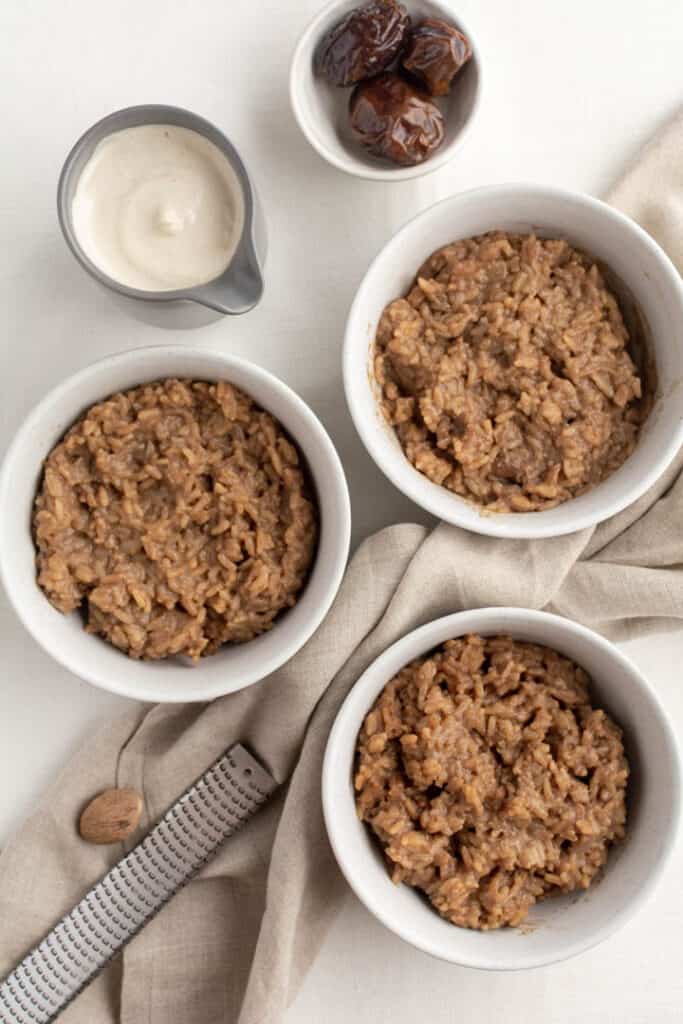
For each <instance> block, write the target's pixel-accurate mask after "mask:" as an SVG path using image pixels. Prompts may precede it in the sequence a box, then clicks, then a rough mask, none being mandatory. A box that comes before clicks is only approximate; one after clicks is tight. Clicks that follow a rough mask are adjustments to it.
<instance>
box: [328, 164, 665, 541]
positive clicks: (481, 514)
mask: <svg viewBox="0 0 683 1024" xmlns="http://www.w3.org/2000/svg"><path fill="white" fill-rule="evenodd" d="M497 229H500V230H505V231H513V232H519V233H526V232H532V231H533V232H536V234H538V235H540V236H542V237H555V238H557V237H559V238H566V239H567V240H568V241H569V242H571V243H572V244H573V245H576V246H578V248H580V249H584V250H585V251H586V252H587V253H589V254H590V255H591V256H593V257H594V258H595V259H597V260H599V261H601V262H602V263H604V264H606V265H607V266H608V267H609V268H610V270H611V271H612V272H613V273H614V274H615V275H616V277H617V278H618V279H619V281H620V282H621V283H622V284H623V286H625V292H626V293H628V294H629V296H630V298H631V299H632V300H634V301H635V304H636V306H637V308H638V309H639V312H640V314H641V316H642V318H643V320H644V323H645V325H646V327H647V333H648V335H649V342H650V345H651V347H652V352H651V353H650V354H651V355H652V356H653V357H654V361H655V363H656V368H657V391H656V395H655V403H654V408H653V410H652V412H651V414H650V416H649V418H648V420H647V422H646V423H645V425H644V427H643V429H642V431H641V435H640V438H639V441H638V445H637V447H636V449H635V451H634V452H633V454H632V455H631V456H630V458H628V459H627V460H626V462H624V464H623V465H622V466H620V468H619V469H618V470H617V471H616V472H615V473H613V474H612V475H611V476H610V477H608V479H606V480H604V481H603V482H602V483H601V484H599V485H598V486H597V487H594V488H593V489H592V490H590V491H588V492H586V493H585V494H582V495H580V496H579V497H578V498H573V499H571V500H570V501H566V502H564V503H563V504H562V505H559V506H558V507H557V508H553V509H549V510H547V511H542V512H522V513H520V512H517V513H509V514H508V513H490V512H485V511H482V509H480V508H479V507H478V506H477V505H475V504H474V503H471V502H467V501H465V500H463V499H462V498H460V497H459V496H458V495H456V494H453V493H452V492H451V491H448V490H447V489H446V488H445V487H439V486H438V485H437V484H435V483H433V482H432V481H431V480H429V479H428V478H427V477H426V476H424V474H422V473H419V472H418V471H417V470H416V469H415V468H414V466H412V465H411V463H410V462H409V461H408V459H407V458H406V457H405V455H404V453H403V450H402V449H401V446H400V445H399V442H398V439H397V437H396V434H395V432H394V430H393V428H392V427H390V426H389V424H388V423H387V422H386V420H385V419H384V417H383V415H382V413H381V411H380V407H379V403H378V401H377V385H376V382H375V380H374V374H373V372H372V350H373V346H374V338H375V334H376V331H377V324H378V322H379V319H380V316H381V314H382V311H383V310H384V308H385V306H386V305H387V304H388V303H389V302H391V301H392V300H393V299H395V298H398V297H399V296H401V295H404V294H405V293H406V292H407V290H408V289H409V288H410V286H411V284H412V282H413V281H414V278H415V274H416V271H417V269H418V267H419V266H420V265H421V263H422V262H423V261H424V260H425V259H426V258H427V257H428V256H429V255H430V254H431V253H433V252H434V250H435V249H438V248H440V247H441V246H443V245H446V244H447V243H449V242H452V241H454V240H455V239H459V238H468V237H471V236H473V235H479V234H482V233H484V232H486V231H493V230H497ZM681 338H683V283H682V282H681V278H680V275H679V273H678V271H677V270H676V268H675V267H674V265H673V263H672V262H671V260H670V259H669V258H668V256H666V254H665V253H664V252H663V250H662V249H661V248H660V247H659V246H658V245H657V243H656V242H655V241H654V239H652V238H651V237H650V235H648V234H647V233H646V232H645V231H643V229H642V228H640V227H639V226H638V225H637V224H636V223H635V222H634V221H632V220H631V219H630V218H629V217H626V216H625V215H624V214H623V213H619V211H618V210H615V209H614V208H613V207H611V206H608V205H607V204H606V203H603V202H601V201H600V200H598V199H593V198H592V197H591V196H587V195H582V194H580V193H574V192H567V191H564V190H562V189H556V188H549V187H547V186H544V185H531V184H508V185H492V186H490V187H487V188H480V189H475V190H473V191H471V192H463V193H461V194H460V195H455V196H451V197H450V198H448V199H444V200H442V201H441V202H439V203H436V204H435V205H434V206H431V207H429V208H428V209H427V210H424V211H423V212H422V213H420V214H418V215H417V216H416V217H414V218H413V220H411V221H409V222H408V223H407V224H406V225H405V226H404V227H403V228H401V229H400V231H399V232H398V233H397V234H395V235H394V237H393V238H392V239H391V240H390V241H389V242H388V243H387V244H386V245H385V247H384V248H383V249H382V250H381V252H380V253H379V255H378V256H377V257H376V258H375V260H374V261H373V263H372V264H371V265H370V268H369V270H368V271H367V273H366V275H365V277H364V278H363V281H362V282H361V285H360V288H359V289H358V292H357V293H356V297H355V300H354V302H353V305H352V306H351V311H350V313H349V317H348V320H347V323H346V333H345V337H344V388H345V391H346V399H347V402H348V405H349V409H350V412H351V416H352V418H353V422H354V424H355V426H356V430H357V431H358V433H359V435H360V437H361V440H362V441H363V444H364V445H365V447H366V448H367V450H368V452H369V454H370V455H371V456H372V458H373V459H374V460H375V462H376V463H377V465H378V466H379V468H380V469H381V470H382V472H383V473H384V474H385V475H386V476H387V477H388V478H389V480H391V482H392V483H393V484H394V485H395V486H396V487H397V488H398V489H399V490H400V491H402V492H403V493H404V494H405V495H407V496H408V497H409V498H411V499H412V500H413V501H414V502H415V503H416V504H417V505H420V506H421V507H422V508H424V509H426V510H427V511H428V512H431V513H432V514H433V515H435V516H438V517H439V519H443V520H445V521H446V522H448V523H453V524H455V525H456V526H462V527H464V528H465V529H467V530H472V531H473V532H474V533H483V534H487V535H489V536H491V537H520V538H533V537H555V536H559V535H561V534H566V533H573V532H575V531H576V530H581V529H583V528H584V527H587V526H593V525H595V524H596V523H599V522H602V520H603V519H607V518H608V517H609V516H611V515H614V514H616V513H617V512H620V511H621V510H622V509H623V508H626V506H627V505H630V504H632V503H633V502H634V501H636V500H637V499H638V498H639V497H640V496H641V495H642V494H644V493H645V491H646V490H647V489H648V487H650V486H651V485H652V484H653V483H654V482H655V481H656V480H657V478H658V477H659V476H660V475H661V474H662V473H663V472H664V470H665V469H666V467H667V466H668V465H669V463H670V462H671V460H672V459H673V457H674V455H675V454H676V452H677V451H678V449H679V448H680V446H681V444H683V344H681Z"/></svg>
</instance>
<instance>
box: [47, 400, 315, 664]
mask: <svg viewBox="0 0 683 1024" xmlns="http://www.w3.org/2000/svg"><path fill="white" fill-rule="evenodd" d="M33 526H34V535H35V543H36V547H37V568H38V583H39V585H40V586H41V587H42V589H43V590H44V591H45V593H46V595H47V596H48V598H49V599H50V601H51V602H52V604H53V605H54V606H55V607H56V608H58V609H59V610H60V611H62V612H65V613H68V612H71V611H74V610H75V609H77V608H80V609H81V610H82V611H83V614H84V616H85V619H86V628H87V629H88V631H89V632H92V633H97V634H99V635H100V636H102V637H104V638H105V639H106V640H108V641H110V642H111V643H112V644H114V645H115V646H116V647H119V648H120V649H121V650H123V651H125V652H126V653H127V654H129V655H130V656H132V657H134V658H165V657H168V656H169V655H174V654H185V655H189V657H191V658H193V659H197V658H199V657H200V656H203V655H207V654H212V653H214V652H215V651H216V650H217V649H218V648H219V647H220V645H221V644H223V643H242V642H244V641H246V640H250V639H252V638H253V637H255V636H258V635H259V633H262V632H264V630H267V629H270V627H271V626H272V625H273V622H274V621H275V619H276V618H277V616H278V615H279V614H280V613H281V612H283V611H284V610H285V609H286V608H289V607H291V606H292V605H293V604H294V603H295V602H296V600H297V596H298V594H299V592H300V590H301V588H302V586H303V585H304V583H305V581H306V578H307V575H308V571H309V569H310V566H311V564H312V561H313V557H314V554H315V548H316V540H317V510H316V507H315V504H314V501H313V497H312V495H311V492H310V488H309V486H308V483H307V480H306V476H305V473H304V471H303V467H302V464H301V459H300V456H299V453H298V452H297V449H296V448H295V446H294V445H293V444H292V442H291V441H290V440H289V439H288V437H287V436H286V434H285V433H284V431H283V429H282V427H281V426H280V424H279V423H278V422H277V420H275V419H274V418H273V417H272V416H271V415H270V414H269V413H267V412H265V411H264V410H263V409H261V408H260V407H259V406H258V405H256V403H255V402H253V401H252V399H251V398H249V397H248V396H247V395H245V394H244V393H243V392H242V391H240V390H239V389H238V388H236V387H234V386H233V385H231V384H229V383H227V382H225V381H220V382H218V383H216V384H210V383H205V382H202V381H187V380H163V381H160V382H158V383H154V384H146V385H143V386H141V387H137V388H133V389H132V390H131V391H127V392H125V393H119V394H115V395H112V397H111V398H108V399H106V401H104V402H101V403H99V404H98V405H94V406H92V408H90V409H88V411H87V412H86V413H85V414H84V415H83V416H82V417H81V419H79V420H78V422H77V423H76V424H74V426H73V427H72V428H71V429H70V430H69V432H68V433H67V435H66V437H65V438H64V440H63V441H61V442H60V443H59V444H58V445H57V446H56V447H55V448H54V449H53V450H52V452H51V453H50V455H49V456H48V458H47V460H46V462H45V471H44V475H43V480H42V483H41V486H40V489H39V492H38V496H37V498H36V502H35V509H34V515H33Z"/></svg>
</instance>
